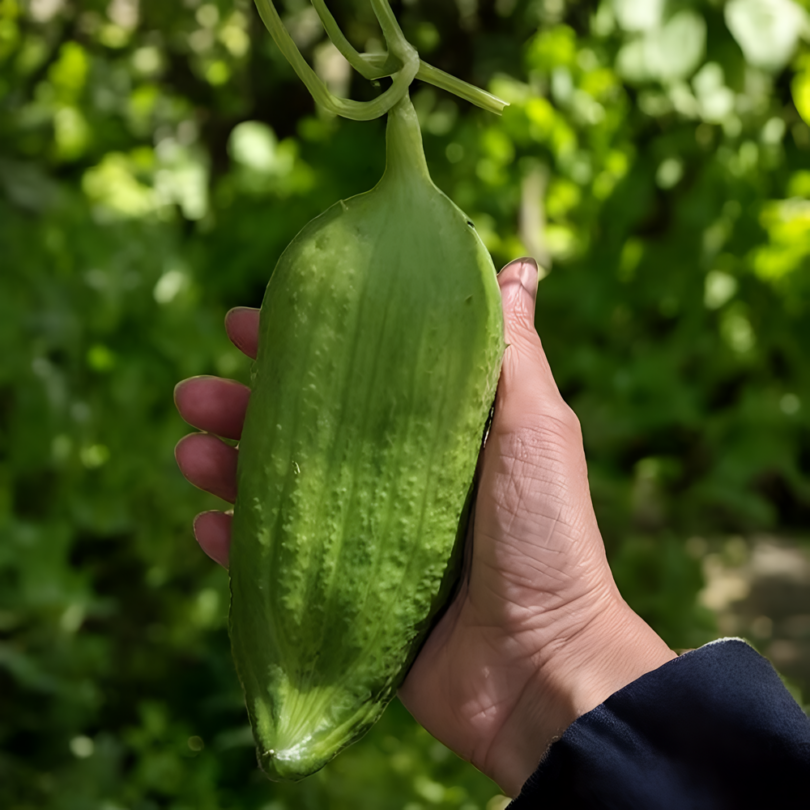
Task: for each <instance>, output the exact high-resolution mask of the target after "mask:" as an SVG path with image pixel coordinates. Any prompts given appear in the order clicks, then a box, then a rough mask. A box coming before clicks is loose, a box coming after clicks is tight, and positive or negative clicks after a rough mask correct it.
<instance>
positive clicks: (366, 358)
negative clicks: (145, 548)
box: [230, 94, 504, 780]
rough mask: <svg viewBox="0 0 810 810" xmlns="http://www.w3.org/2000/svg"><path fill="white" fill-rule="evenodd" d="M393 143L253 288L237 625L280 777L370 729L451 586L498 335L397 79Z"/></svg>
mask: <svg viewBox="0 0 810 810" xmlns="http://www.w3.org/2000/svg"><path fill="white" fill-rule="evenodd" d="M386 143H387V157H386V168H385V172H384V175H383V177H382V179H381V180H380V182H379V183H378V185H377V186H376V187H375V188H374V189H372V190H371V191H369V192H367V193H365V194H360V195H358V196H356V197H352V198H350V199H347V200H343V201H341V202H339V203H337V204H336V205H334V206H332V207H331V208H330V209H328V210H327V211H326V212H325V213H324V214H322V215H321V216H319V217H318V218H316V219H315V220H313V221H312V222H310V223H309V224H308V225H307V226H306V227H305V228H304V229H303V230H302V231H301V232H300V233H299V234H298V236H296V238H295V239H294V240H293V242H292V243H291V244H290V245H289V247H288V248H287V249H286V250H285V251H284V253H283V254H282V256H281V258H280V259H279V261H278V264H277V266H276V268H275V270H274V272H273V274H272V276H271V278H270V282H269V284H268V286H267V291H266V293H265V296H264V301H263V303H262V309H261V318H260V328H259V354H258V358H257V360H256V364H255V367H254V374H253V381H252V393H251V397H250V402H249V406H248V411H247V417H246V421H245V426H244V431H243V434H242V439H241V443H240V446H239V465H238V487H237V491H238V497H237V501H236V505H235V509H234V518H233V530H232V545H231V553H230V580H231V595H232V598H231V613H230V634H231V641H232V648H233V655H234V659H235V662H236V668H237V672H238V674H239V677H240V680H241V682H242V685H243V688H244V692H245V698H246V703H247V708H248V713H249V716H250V720H251V724H252V726H253V731H254V734H255V737H256V741H257V745H258V754H259V761H260V764H261V766H262V768H263V769H264V771H265V772H266V773H267V774H268V776H270V778H272V779H290V780H296V779H300V778H302V777H304V776H306V775H308V774H310V773H313V772H314V771H316V770H318V769H319V768H321V767H322V766H323V765H324V764H325V763H326V762H328V761H329V760H330V759H331V758H332V757H334V756H335V754H336V753H337V752H339V751H340V750H341V749H342V748H344V747H345V746H346V745H348V744H349V743H351V742H353V741H354V740H355V739H357V738H358V737H359V736H360V735H362V734H363V733H364V732H365V731H366V730H368V728H369V727H370V726H371V725H372V724H373V723H374V721H375V720H376V719H377V718H378V717H379V715H380V714H381V713H382V711H383V709H384V708H385V705H386V704H387V703H388V702H389V701H390V699H391V698H392V697H393V696H394V694H395V692H396V689H397V687H398V686H399V684H400V683H401V682H402V680H403V678H404V676H405V674H406V673H407V669H408V667H409V665H410V663H411V662H412V660H413V658H414V656H415V655H416V653H417V652H418V649H419V646H420V644H421V643H422V641H423V640H424V637H425V635H426V633H427V632H428V631H429V630H430V628H431V626H432V623H433V622H434V621H435V618H436V616H437V614H438V613H439V611H440V610H441V609H442V607H443V606H444V605H445V603H446V601H447V599H448V597H449V596H450V594H451V591H452V588H453V586H454V584H455V582H456V579H457V576H458V572H459V563H460V550H461V540H462V539H463V538H462V535H463V532H464V528H465V524H466V520H465V515H466V509H465V507H466V506H467V505H468V504H469V495H470V492H471V485H472V481H473V474H474V470H475V466H476V460H477V456H478V452H479V449H480V445H481V438H482V432H483V429H484V426H485V423H486V420H487V417H488V414H489V411H490V408H491V405H492V402H493V399H494V395H495V387H496V384H497V379H498V374H499V370H500V362H501V357H502V354H503V349H504V343H503V322H502V314H501V300H500V294H499V290H498V285H497V280H496V273H495V269H494V267H493V264H492V260H491V258H490V256H489V253H488V252H487V250H486V248H485V247H484V245H483V243H482V242H481V240H480V238H479V237H478V235H477V233H476V231H475V229H474V228H473V227H472V223H470V222H469V221H468V219H467V217H466V216H465V215H464V214H463V213H462V212H461V211H460V210H459V209H458V208H457V207H456V206H455V205H454V204H453V203H452V202H451V201H450V200H449V199H448V198H447V197H446V196H445V195H444V194H443V193H442V192H441V191H439V190H438V189H437V188H436V187H435V186H434V185H433V183H432V182H431V179H430V176H429V174H428V169H427V164H426V162H425V157H424V152H423V149H422V141H421V135H420V132H419V125H418V122H417V118H416V114H415V112H414V109H413V106H412V105H411V102H410V100H409V99H408V96H407V94H405V95H403V96H402V98H401V99H400V100H399V101H398V102H397V103H396V104H395V105H394V106H393V108H392V109H391V110H390V112H389V113H388V126H387V134H386Z"/></svg>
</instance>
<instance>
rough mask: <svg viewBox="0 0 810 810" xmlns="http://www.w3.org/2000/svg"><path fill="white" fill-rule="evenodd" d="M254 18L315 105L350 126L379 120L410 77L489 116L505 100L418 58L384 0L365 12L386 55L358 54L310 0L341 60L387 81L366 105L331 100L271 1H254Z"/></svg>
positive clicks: (317, 0)
mask: <svg viewBox="0 0 810 810" xmlns="http://www.w3.org/2000/svg"><path fill="white" fill-rule="evenodd" d="M255 3H256V8H257V9H258V11H259V16H260V17H261V18H262V21H263V22H264V24H265V26H266V27H267V30H268V31H269V32H270V34H271V35H272V37H273V39H274V40H275V43H276V45H277V46H278V48H279V50H280V51H281V53H282V54H283V55H284V58H285V59H286V60H287V61H288V62H289V63H290V65H291V66H292V68H293V70H294V71H295V72H296V73H297V74H298V77H299V78H300V79H301V81H303V82H304V84H305V85H306V86H307V89H308V90H309V92H310V94H311V95H312V97H313V98H314V99H315V101H316V103H318V104H320V105H321V106H322V107H324V108H325V109H326V110H328V111H329V112H331V113H334V114H335V115H341V116H343V117H344V118H351V119H353V120H355V121H370V120H371V119H373V118H379V117H380V116H381V115H385V113H387V112H388V111H389V110H390V109H391V108H392V107H393V106H394V105H395V104H396V103H397V102H399V101H400V100H401V99H402V97H403V96H404V95H405V94H406V93H407V92H408V88H409V87H410V85H411V83H412V82H413V80H414V79H415V78H417V79H421V80H422V81H425V82H428V83H429V84H433V85H435V86H436V87H440V88H442V89H444V90H447V91H449V92H451V93H453V94H455V95H457V96H459V97H460V98H464V99H466V100H467V101H470V102H471V103H473V104H476V105H477V106H479V107H482V108H483V109H485V110H489V111H490V112H493V113H497V114H500V113H501V112H502V111H503V108H504V107H505V106H507V103H506V102H505V101H501V99H499V98H497V97H496V96H493V95H491V94H490V93H487V92H485V91H484V90H481V89H479V88H478V87H474V86H473V85H471V84H467V82H464V81H462V80H461V79H457V78H456V77H455V76H451V75H450V74H449V73H445V72H444V71H442V70H439V69H438V68H435V67H433V66H432V65H429V64H427V63H426V62H424V61H422V60H421V59H419V55H418V54H417V52H416V50H415V49H414V48H413V46H412V45H411V44H410V43H409V42H408V41H407V39H405V36H404V34H403V33H402V29H401V28H400V27H399V23H398V22H397V19H396V17H395V16H394V13H393V12H392V11H391V7H390V5H389V4H388V0H371V7H372V9H373V11H374V15H375V16H376V17H377V21H378V22H379V24H380V28H382V32H383V37H384V38H385V41H386V44H387V46H388V52H387V53H374V54H370V53H359V52H358V51H357V50H356V49H355V48H354V47H353V46H352V44H351V43H350V42H349V40H348V39H346V37H345V36H344V34H343V32H342V31H341V30H340V27H339V26H338V24H337V22H336V21H335V18H334V17H333V16H332V13H331V12H330V11H329V9H328V8H327V6H326V3H325V1H324V0H312V5H313V7H314V8H315V11H316V12H317V14H318V17H319V18H320V20H321V23H322V24H323V27H324V29H325V31H326V34H327V36H328V37H329V39H330V40H331V41H332V43H333V44H334V46H335V47H336V48H337V49H338V51H339V52H340V53H341V54H342V55H343V57H344V58H345V59H346V61H347V62H348V63H349V64H350V65H351V66H352V67H353V68H354V69H355V70H356V71H357V72H358V73H359V74H360V75H361V76H363V77H364V78H366V79H370V80H374V79H380V78H382V77H384V76H391V77H392V83H391V86H390V87H389V88H388V89H387V90H386V91H385V92H384V93H382V94H381V95H379V96H378V97H377V98H375V99H373V100H372V101H352V100H351V99H345V98H340V97H339V96H336V95H334V94H333V93H332V92H331V91H330V90H329V88H328V87H327V86H326V84H325V83H324V82H323V80H322V79H321V78H320V77H319V76H318V75H317V74H316V73H315V71H314V70H313V69H312V68H311V67H310V66H309V65H308V64H307V62H306V60H305V59H304V57H303V56H302V55H301V52H300V51H299V50H298V46H297V45H296V44H295V42H293V39H292V37H291V36H290V34H289V33H288V31H287V29H286V28H285V27H284V23H283V22H282V21H281V17H279V14H278V12H277V11H276V9H275V6H274V5H273V2H272V0H255Z"/></svg>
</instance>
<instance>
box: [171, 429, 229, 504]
mask: <svg viewBox="0 0 810 810" xmlns="http://www.w3.org/2000/svg"><path fill="white" fill-rule="evenodd" d="M174 456H175V458H176V459H177V466H178V467H180V472H182V473H183V475H184V476H185V477H186V478H187V479H188V480H189V481H190V482H191V483H192V484H194V486H195V487H199V489H202V490H205V491H206V492H210V493H211V494H212V495H216V496H217V497H218V498H222V499H223V500H224V501H228V502H229V503H233V502H234V501H235V500H236V459H237V451H236V448H235V447H229V446H228V445H227V444H225V443H224V442H221V441H220V440H219V439H218V438H216V436H210V435H208V434H207V433H193V434H192V435H191V436H186V437H184V438H182V439H180V441H179V442H178V443H177V446H176V447H175V448H174Z"/></svg>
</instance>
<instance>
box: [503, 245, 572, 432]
mask: <svg viewBox="0 0 810 810" xmlns="http://www.w3.org/2000/svg"><path fill="white" fill-rule="evenodd" d="M537 282H538V268H537V262H535V261H534V259H530V258H526V259H517V260H516V261H514V262H511V263H510V264H508V265H506V267H504V268H503V270H501V272H500V274H499V275H498V284H499V285H500V288H501V297H502V301H503V314H504V329H505V337H506V343H507V349H506V353H505V354H504V360H503V368H502V370H501V378H500V382H499V385H498V400H497V406H496V409H495V414H496V416H495V418H496V424H494V425H493V429H498V428H500V429H501V430H505V431H507V432H512V431H515V430H518V429H519V428H520V427H523V426H526V424H527V420H529V421H537V420H543V419H547V418H548V417H552V418H563V419H565V418H568V415H569V414H570V409H568V406H567V405H566V404H565V402H564V401H563V399H562V397H561V396H560V392H559V389H558V388H557V384H556V383H555V382H554V376H553V375H552V373H551V368H550V366H549V364H548V360H547V359H546V354H545V352H544V351H543V346H542V343H541V342H540V337H539V336H538V334H537V331H536V329H535V327H534V311H535V301H536V298H537Z"/></svg>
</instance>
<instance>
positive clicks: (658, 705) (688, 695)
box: [508, 639, 810, 810]
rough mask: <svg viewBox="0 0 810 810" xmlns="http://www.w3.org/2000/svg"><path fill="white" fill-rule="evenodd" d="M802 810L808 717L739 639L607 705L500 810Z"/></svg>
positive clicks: (569, 734)
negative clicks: (749, 809) (787, 809)
mask: <svg viewBox="0 0 810 810" xmlns="http://www.w3.org/2000/svg"><path fill="white" fill-rule="evenodd" d="M538 808H543V810H556V809H557V808H565V810H584V809H585V808H588V809H589V810H590V808H593V810H597V808H598V810H614V809H615V810H619V808H621V810H624V809H625V808H627V810H747V808H757V810H766V809H768V810H769V809H770V808H779V810H785V808H790V810H793V809H794V808H795V809H796V810H799V808H801V810H810V719H808V718H807V717H806V716H805V714H804V712H803V711H802V709H801V708H800V707H799V705H798V704H797V703H796V702H795V701H794V700H793V698H792V697H791V695H790V693H789V692H788V691H787V689H785V687H784V686H783V685H782V682H781V681H780V679H779V676H778V675H777V674H776V672H775V670H774V668H773V667H772V666H771V664H770V663H769V662H768V661H767V660H766V659H764V658H763V657H762V656H761V655H759V654H758V653H757V652H756V651H755V650H754V649H752V648H751V647H749V646H748V645H747V644H746V643H745V642H744V641H740V640H739V639H726V640H723V641H717V642H714V643H712V644H708V645H707V646H705V647H701V648H700V649H699V650H693V651H692V652H688V653H685V654H684V655H681V656H679V657H678V658H676V659H674V660H672V661H670V662H669V663H667V664H664V666H662V667H660V668H659V669H657V670H655V671H653V672H649V673H647V674H646V675H644V676H642V677H641V678H639V679H638V680H637V681H634V682H633V683H631V684H629V685H628V686H626V687H625V688H624V689H621V690H620V691H618V692H616V693H615V694H614V695H611V696H610V697H609V698H608V699H607V700H606V701H605V702H604V703H603V704H602V705H601V706H597V707H596V708H595V709H594V710H593V711H591V712H588V713H587V714H584V715H583V716H582V717H580V718H579V719H578V720H576V722H574V723H573V724H572V725H571V726H570V727H569V728H568V729H567V730H566V732H565V734H563V736H562V737H561V738H560V739H559V740H558V741H557V742H555V743H554V744H553V745H552V746H551V748H550V749H549V750H548V752H547V753H546V755H545V756H544V758H543V760H542V761H541V763H540V765H539V767H538V768H537V770H536V771H535V772H534V774H532V776H531V777H530V778H529V780H528V781H527V782H526V784H525V785H524V786H523V790H522V792H521V794H520V796H518V798H517V799H515V801H514V802H512V803H511V804H510V805H509V809H508V810H537V809H538Z"/></svg>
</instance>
